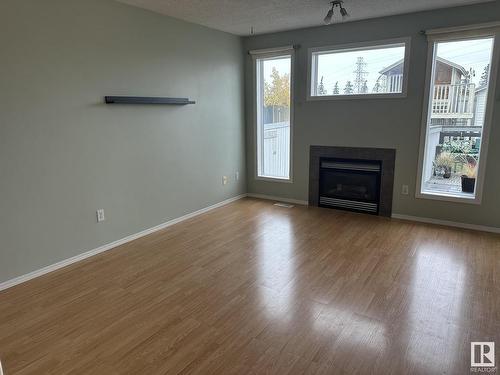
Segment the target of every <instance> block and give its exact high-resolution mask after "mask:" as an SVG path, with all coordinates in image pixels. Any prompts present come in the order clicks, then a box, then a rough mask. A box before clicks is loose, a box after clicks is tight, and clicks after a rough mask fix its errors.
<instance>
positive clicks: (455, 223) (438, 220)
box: [392, 214, 500, 233]
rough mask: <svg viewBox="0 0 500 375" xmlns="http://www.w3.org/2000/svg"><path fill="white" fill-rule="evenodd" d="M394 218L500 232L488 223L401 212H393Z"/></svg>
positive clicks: (499, 229)
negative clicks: (442, 218) (432, 217)
mask: <svg viewBox="0 0 500 375" xmlns="http://www.w3.org/2000/svg"><path fill="white" fill-rule="evenodd" d="M392 218H393V219H401V220H408V221H417V222H419V223H427V224H437V225H444V226H447V227H454V228H462V229H471V230H477V231H481V232H490V233H500V228H497V227H488V226H486V225H477V224H467V223H459V222H456V221H449V220H440V219H431V218H427V217H419V216H410V215H401V214H392Z"/></svg>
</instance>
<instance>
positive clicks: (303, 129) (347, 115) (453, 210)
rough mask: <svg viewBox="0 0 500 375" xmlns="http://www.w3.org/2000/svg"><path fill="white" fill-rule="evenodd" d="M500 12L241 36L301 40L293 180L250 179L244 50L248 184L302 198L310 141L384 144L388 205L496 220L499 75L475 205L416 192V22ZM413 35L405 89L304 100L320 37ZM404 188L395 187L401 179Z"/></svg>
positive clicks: (258, 43) (256, 45)
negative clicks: (390, 192)
mask: <svg viewBox="0 0 500 375" xmlns="http://www.w3.org/2000/svg"><path fill="white" fill-rule="evenodd" d="M499 20H500V3H499V2H498V1H495V2H491V3H484V4H480V5H473V6H467V7H457V8H448V9H442V10H436V11H431V12H421V13H414V14H408V15H402V16H393V17H385V18H378V19H371V20H365V21H360V22H350V23H344V24H336V25H332V26H328V27H326V26H323V27H316V28H308V29H302V30H294V31H289V32H281V33H275V34H267V35H258V36H253V37H248V38H245V40H244V46H245V49H246V50H252V49H260V48H269V47H276V46H283V45H290V44H299V45H300V48H299V49H298V50H297V53H296V60H295V63H296V64H295V71H294V73H295V86H294V89H295V95H294V104H295V122H294V128H293V178H294V181H293V183H292V184H288V183H279V182H268V181H260V180H255V178H254V173H255V162H254V161H255V152H254V150H255V140H254V131H253V127H254V118H253V105H254V103H253V92H252V80H253V72H252V60H251V58H250V57H249V56H248V57H247V58H246V68H245V79H246V82H247V85H246V98H247V99H246V119H247V150H248V151H247V171H248V175H247V178H248V191H249V192H251V193H260V194H267V195H273V196H280V197H285V198H292V199H299V200H307V199H308V178H309V176H308V173H309V164H308V163H309V146H310V145H332V146H353V147H356V146H357V147H388V148H395V149H397V158H396V175H395V188H394V207H393V212H394V213H398V214H406V215H414V216H422V217H429V218H436V219H441V220H452V221H457V222H464V223H472V224H479V225H487V226H495V227H500V194H499V193H500V173H499V163H500V147H498V145H499V144H500V101H499V100H500V98H499V90H500V83H499V84H497V90H496V93H495V97H496V101H495V111H494V121H493V126H492V129H491V138H490V148H489V155H488V165H487V175H486V181H485V187H484V194H483V202H482V204H481V205H480V206H477V205H470V204H463V203H448V202H441V201H431V200H424V199H416V198H415V186H416V174H417V165H418V160H417V159H418V148H419V141H420V128H421V117H422V106H423V96H424V81H425V71H426V58H427V42H426V38H425V37H424V36H422V35H420V34H419V31H420V30H423V29H430V28H439V27H448V26H458V25H465V24H472V23H481V22H489V21H499ZM408 36H410V37H411V39H412V40H411V58H410V74H409V91H408V97H407V98H404V99H363V100H337V101H306V92H307V89H306V84H307V83H306V81H307V80H306V75H307V49H308V48H311V47H319V46H325V45H335V44H345V43H353V42H360V41H370V40H383V39H390V38H397V37H408ZM403 184H407V185H409V186H410V195H408V196H405V195H401V194H400V192H401V186H402V185H403Z"/></svg>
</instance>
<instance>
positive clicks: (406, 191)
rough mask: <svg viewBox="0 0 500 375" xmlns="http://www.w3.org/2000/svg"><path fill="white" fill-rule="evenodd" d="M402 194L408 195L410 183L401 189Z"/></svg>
mask: <svg viewBox="0 0 500 375" xmlns="http://www.w3.org/2000/svg"><path fill="white" fill-rule="evenodd" d="M401 194H403V195H408V185H403V188H402V189H401Z"/></svg>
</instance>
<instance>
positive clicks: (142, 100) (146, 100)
mask: <svg viewBox="0 0 500 375" xmlns="http://www.w3.org/2000/svg"><path fill="white" fill-rule="evenodd" d="M104 100H105V102H106V104H170V105H186V104H195V103H196V102H194V101H191V100H189V99H188V98H158V97H147V96H105V97H104Z"/></svg>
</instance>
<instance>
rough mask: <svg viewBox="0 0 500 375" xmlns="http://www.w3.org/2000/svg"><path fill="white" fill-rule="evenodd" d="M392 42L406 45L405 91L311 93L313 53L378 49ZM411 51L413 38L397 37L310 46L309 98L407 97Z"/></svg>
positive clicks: (308, 54) (308, 67)
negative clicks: (360, 93)
mask: <svg viewBox="0 0 500 375" xmlns="http://www.w3.org/2000/svg"><path fill="white" fill-rule="evenodd" d="M390 44H404V45H405V56H404V68H403V91H402V92H400V93H385V94H384V93H382V94H379V93H370V94H362V95H317V96H315V95H311V92H312V85H311V84H312V80H313V79H312V77H313V73H314V72H315V70H316V68H315V67H313V57H312V56H313V54H314V53H316V52H328V51H330V52H336V51H339V52H340V51H349V50H352V51H355V50H367V49H376V48H379V47H383V46H384V45H390ZM410 51H411V38H410V37H406V38H395V39H385V40H376V41H369V42H358V43H349V44H337V45H332V46H324V47H316V48H309V49H308V50H307V100H308V101H315V100H349V99H394V98H406V97H407V95H408V76H409V70H410Z"/></svg>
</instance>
